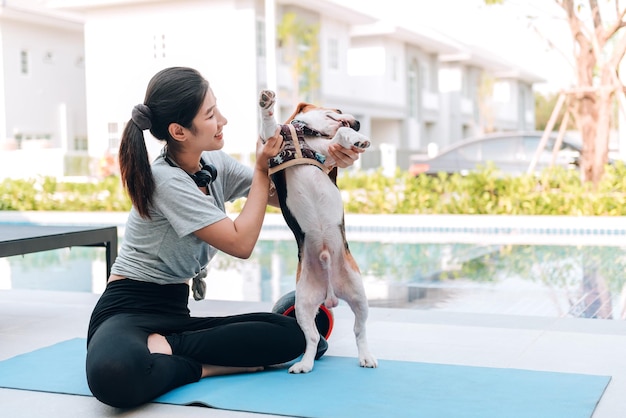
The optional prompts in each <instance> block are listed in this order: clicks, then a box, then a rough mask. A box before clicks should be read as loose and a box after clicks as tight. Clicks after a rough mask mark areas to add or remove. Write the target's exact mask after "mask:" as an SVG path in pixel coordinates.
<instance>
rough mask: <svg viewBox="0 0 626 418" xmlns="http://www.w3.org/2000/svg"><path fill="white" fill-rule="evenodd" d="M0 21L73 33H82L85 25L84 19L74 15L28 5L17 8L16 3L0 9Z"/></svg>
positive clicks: (4, 5)
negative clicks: (34, 25) (65, 30)
mask: <svg viewBox="0 0 626 418" xmlns="http://www.w3.org/2000/svg"><path fill="white" fill-rule="evenodd" d="M0 19H3V20H13V21H18V22H25V23H32V24H36V25H41V26H48V27H55V28H62V29H68V30H72V31H82V30H83V24H84V22H83V20H82V18H81V17H80V16H78V15H76V14H74V13H68V12H64V11H59V10H54V9H46V8H42V7H34V6H28V5H27V4H20V5H17V6H16V5H14V3H8V4H7V3H5V4H3V6H2V7H0Z"/></svg>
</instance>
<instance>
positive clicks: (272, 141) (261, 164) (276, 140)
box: [256, 127, 283, 173]
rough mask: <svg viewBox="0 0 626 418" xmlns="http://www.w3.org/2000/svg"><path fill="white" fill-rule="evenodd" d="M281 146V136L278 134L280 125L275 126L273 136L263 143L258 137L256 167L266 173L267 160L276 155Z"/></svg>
mask: <svg viewBox="0 0 626 418" xmlns="http://www.w3.org/2000/svg"><path fill="white" fill-rule="evenodd" d="M282 148H283V136H282V135H281V134H280V127H278V128H276V133H275V134H274V136H273V137H271V138H268V139H267V140H266V141H265V143H263V142H262V141H261V139H260V138H259V140H258V141H257V148H256V168H257V169H258V170H261V171H263V172H264V173H267V170H268V160H269V159H270V158H272V157H274V156H276V155H277V154H278V153H279V152H280V150H281V149H282Z"/></svg>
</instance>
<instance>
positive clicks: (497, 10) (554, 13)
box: [331, 0, 574, 93]
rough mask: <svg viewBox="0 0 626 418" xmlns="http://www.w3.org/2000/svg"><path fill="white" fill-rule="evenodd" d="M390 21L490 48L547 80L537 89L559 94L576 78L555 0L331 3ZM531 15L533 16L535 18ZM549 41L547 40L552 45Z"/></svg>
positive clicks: (564, 25) (362, 0)
mask: <svg viewBox="0 0 626 418" xmlns="http://www.w3.org/2000/svg"><path fill="white" fill-rule="evenodd" d="M331 1H334V2H336V3H339V4H343V5H346V6H349V7H351V8H354V9H356V10H360V11H362V12H363V13H367V14H371V15H373V16H380V17H381V19H384V20H387V21H389V22H391V23H394V24H397V25H399V26H403V27H406V28H409V29H410V28H412V27H415V26H416V25H420V26H425V27H429V28H430V29H434V30H436V31H439V32H440V33H442V34H444V35H447V36H450V37H452V38H454V39H456V40H459V41H461V42H462V43H465V44H469V45H476V46H479V47H480V48H482V49H486V50H489V51H491V52H493V53H494V54H496V55H498V56H500V57H502V58H504V59H505V60H507V61H509V62H511V63H513V64H515V65H517V66H519V67H521V68H523V69H525V70H528V71H530V72H532V73H534V74H536V75H538V76H540V77H541V78H543V79H545V80H546V82H544V83H538V84H536V85H535V89H536V90H538V91H540V92H543V93H550V92H558V91H559V90H561V89H563V88H567V87H569V86H570V85H571V84H572V83H573V80H574V72H573V67H572V65H571V64H570V63H569V62H568V59H569V60H570V61H571V36H570V33H569V28H568V27H567V23H566V21H565V19H564V17H563V13H562V10H561V9H560V7H558V6H557V5H556V4H555V2H554V1H553V0H504V4H503V5H493V6H487V5H486V4H485V2H484V0H411V1H406V0H385V1H384V2H381V1H380V0H331ZM531 17H532V18H531ZM548 40H549V42H548Z"/></svg>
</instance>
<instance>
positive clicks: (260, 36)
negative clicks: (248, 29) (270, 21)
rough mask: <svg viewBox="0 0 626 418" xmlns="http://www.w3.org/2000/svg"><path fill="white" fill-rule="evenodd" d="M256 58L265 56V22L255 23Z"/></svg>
mask: <svg viewBox="0 0 626 418" xmlns="http://www.w3.org/2000/svg"><path fill="white" fill-rule="evenodd" d="M256 56H257V57H264V56H265V22H263V21H262V20H257V21H256Z"/></svg>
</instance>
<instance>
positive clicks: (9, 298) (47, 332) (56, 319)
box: [0, 290, 626, 418]
mask: <svg viewBox="0 0 626 418" xmlns="http://www.w3.org/2000/svg"><path fill="white" fill-rule="evenodd" d="M97 298H98V296H97V295H94V294H88V293H70V292H52V291H34V290H33V291H28V290H5V291H0V360H3V359H6V358H9V357H12V356H14V355H17V354H20V353H25V352H28V351H31V350H34V349H37V348H40V347H44V346H47V345H50V344H53V343H56V342H60V341H63V340H67V339H69V338H74V337H84V336H85V332H86V328H87V320H88V318H89V314H90V312H91V309H92V307H93V305H94V304H95V302H96V300H97ZM190 304H191V307H192V313H193V314H194V315H222V314H231V313H240V312H249V311H259V310H262V311H267V310H269V309H270V308H271V306H269V305H268V304H264V303H247V302H224V301H202V302H193V301H192V302H191V303H190ZM335 318H336V324H335V328H334V330H333V334H332V336H331V338H330V349H329V351H328V354H330V355H339V356H356V347H355V345H354V339H353V336H352V331H351V327H352V314H351V312H350V311H349V310H347V308H345V307H343V306H340V307H338V308H337V309H335ZM369 337H370V338H369V339H370V344H371V347H372V351H373V352H374V353H375V354H376V355H377V357H378V358H382V359H389V360H409V361H422V362H436V363H447V364H462V365H472V366H486V367H507V368H521V369H528V370H546V371H556V372H572V373H587V374H599V375H611V376H613V379H612V380H611V383H610V384H609V386H608V388H607V390H606V392H605V394H604V396H603V397H602V400H601V401H600V404H599V405H598V408H597V409H596V411H595V414H594V415H593V418H623V417H625V416H626V395H625V394H626V354H625V353H626V322H624V321H605V320H589V319H571V318H561V319H558V318H544V317H530V316H507V315H485V314H466V313H458V312H432V311H425V310H401V309H384V308H372V309H371V314H370V321H369ZM411 415H413V414H411V413H410V411H407V416H411ZM0 416H1V417H3V418H13V417H20V418H22V417H24V418H25V417H42V416H45V417H47V418H56V417H59V418H61V417H63V418H67V417H80V418H95V417H132V418H135V417H148V416H150V417H156V418H159V417H185V418H193V417H207V416H210V417H217V418H223V417H228V418H235V417H269V416H268V415H259V414H249V413H241V412H229V411H221V410H208V409H206V408H202V407H190V406H189V407H181V406H172V405H163V404H149V405H146V406H144V407H141V408H137V409H133V410H129V411H126V410H118V409H114V408H110V407H108V406H106V405H103V404H101V403H100V402H98V401H97V400H96V399H94V398H91V397H84V396H69V395H59V394H49V393H39V392H29V391H21V390H9V389H0ZM503 418H506V417H503ZM555 418H566V417H555Z"/></svg>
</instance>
